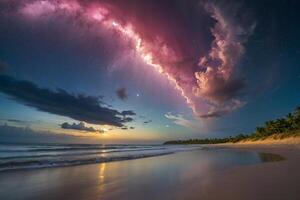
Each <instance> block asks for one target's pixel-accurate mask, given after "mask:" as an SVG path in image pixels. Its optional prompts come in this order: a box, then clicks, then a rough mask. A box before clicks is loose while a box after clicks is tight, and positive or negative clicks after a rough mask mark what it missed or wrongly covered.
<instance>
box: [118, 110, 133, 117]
mask: <svg viewBox="0 0 300 200" xmlns="http://www.w3.org/2000/svg"><path fill="white" fill-rule="evenodd" d="M121 114H122V115H123V116H127V115H131V116H133V115H136V114H135V112H133V111H132V110H125V111H122V112H121Z"/></svg>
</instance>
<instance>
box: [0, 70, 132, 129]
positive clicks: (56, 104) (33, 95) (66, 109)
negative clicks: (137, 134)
mask: <svg viewBox="0 0 300 200" xmlns="http://www.w3.org/2000/svg"><path fill="white" fill-rule="evenodd" d="M0 92H2V93H4V94H7V95H9V96H10V97H11V98H12V99H14V100H16V101H18V102H20V103H23V104H25V105H27V106H31V107H34V108H36V109H38V110H40V111H44V112H48V113H52V114H56V115H62V116H66V117H70V118H72V119H75V120H78V121H84V122H87V123H91V124H99V125H112V126H118V127H122V126H124V123H126V122H130V121H132V120H133V119H132V118H130V117H126V118H125V117H124V116H128V115H135V113H134V112H133V111H122V112H119V111H117V110H114V109H111V108H107V107H105V104H104V103H103V102H102V101H101V99H99V97H95V96H88V95H83V94H78V95H74V94H70V93H68V92H66V91H65V90H62V89H57V90H55V91H52V90H50V89H46V88H40V87H39V86H37V85H36V84H34V83H32V82H30V81H19V80H16V79H14V78H12V77H10V76H5V75H1V76H0Z"/></svg>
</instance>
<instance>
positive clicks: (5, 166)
mask: <svg viewBox="0 0 300 200" xmlns="http://www.w3.org/2000/svg"><path fill="white" fill-rule="evenodd" d="M172 153H174V152H159V153H149V154H137V155H127V156H120V157H95V158H89V159H78V160H55V161H51V160H27V161H11V162H5V163H0V172H2V171H8V170H17V169H36V168H48V167H66V166H74V165H83V164H93V163H104V162H112V161H122V160H133V159H139V158H147V157H154V156H162V155H168V154H172Z"/></svg>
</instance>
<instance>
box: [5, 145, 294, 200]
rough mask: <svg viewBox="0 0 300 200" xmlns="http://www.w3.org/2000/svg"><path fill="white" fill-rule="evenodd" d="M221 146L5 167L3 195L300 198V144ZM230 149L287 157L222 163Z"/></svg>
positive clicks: (204, 199) (242, 153)
mask: <svg viewBox="0 0 300 200" xmlns="http://www.w3.org/2000/svg"><path fill="white" fill-rule="evenodd" d="M218 147H221V148H224V149H220V150H218V151H217V152H214V151H210V150H207V151H203V150H201V151H192V152H182V153H176V154H172V155H165V156H159V157H152V158H145V159H138V160H130V161H121V162H112V163H104V164H91V165H82V166H75V167H63V168H52V169H40V170H23V171H16V172H4V173H0V199H5V200H9V199H58V200H59V199H85V200H89V199H107V200H113V199H117V200H118V199H132V200H134V199H149V200H150V199H151V200H152V199H172V200H173V199H175V200H176V199H201V200H211V199H222V200H223V199H230V200H235V199H242V200H248V199H249V200H250V199H251V200H254V199H255V200H260V199H263V200H266V199H272V200H273V199H280V200H299V199H300V190H299V188H300V172H299V168H300V146H299V145H291V144H289V145H282V144H281V145H280V144H277V145H274V144H269V145H258V144H255V145H254V144H251V145H246V144H243V145H240V144H238V145H237V144H235V145H228V144H227V145H222V146H220V145H218ZM228 149H233V151H237V152H239V153H238V156H240V157H244V156H246V157H249V158H252V156H254V153H253V152H266V153H272V154H279V155H281V156H283V157H284V158H285V160H283V161H279V162H267V163H256V162H254V163H253V162H251V163H248V164H242V165H240V164H237V165H234V166H232V165H228V164H226V165H224V166H223V164H222V163H227V161H229V160H230V159H232V157H231V154H230V153H225V154H223V152H226V151H232V150H228ZM249 152H250V153H249ZM252 154H253V155H252ZM255 155H256V154H255ZM238 161H239V160H238V159H237V160H233V161H230V162H231V163H234V162H238Z"/></svg>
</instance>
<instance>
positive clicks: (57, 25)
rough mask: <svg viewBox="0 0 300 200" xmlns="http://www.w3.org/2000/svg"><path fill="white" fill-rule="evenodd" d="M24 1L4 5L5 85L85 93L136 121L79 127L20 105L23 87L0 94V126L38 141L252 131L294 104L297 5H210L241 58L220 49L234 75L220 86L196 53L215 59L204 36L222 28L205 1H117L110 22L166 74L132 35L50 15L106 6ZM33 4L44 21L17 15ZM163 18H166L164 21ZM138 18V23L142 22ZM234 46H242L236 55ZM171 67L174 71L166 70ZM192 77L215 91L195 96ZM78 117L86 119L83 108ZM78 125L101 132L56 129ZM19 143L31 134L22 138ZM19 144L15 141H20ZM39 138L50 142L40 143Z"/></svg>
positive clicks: (298, 87)
mask: <svg viewBox="0 0 300 200" xmlns="http://www.w3.org/2000/svg"><path fill="white" fill-rule="evenodd" d="M22 2H23V4H19V3H14V4H13V3H12V4H13V5H12V6H11V8H10V9H9V8H8V4H9V2H8V1H4V2H1V3H0V26H1V31H0V44H1V45H0V61H1V63H2V64H1V65H2V66H4V65H5V66H6V67H5V70H2V72H1V73H2V75H1V80H2V79H3V77H4V76H6V77H10V78H12V79H13V80H15V81H16V82H18V81H23V80H25V81H27V82H30V83H32V84H34V85H36V87H38V88H41V89H48V90H50V91H52V92H55V91H57V89H58V88H59V89H63V90H64V91H66V92H67V93H68V94H70V95H71V96H76V95H79V94H84V95H87V96H93V97H99V100H100V101H101V103H103V104H101V106H102V107H105V108H107V109H109V110H114V111H117V112H119V113H121V112H122V111H132V112H134V115H132V116H127V117H130V118H131V119H129V120H127V121H122V120H123V117H126V116H119V118H118V120H121V121H122V122H121V123H122V127H115V126H114V125H113V126H111V125H110V124H107V123H110V122H108V121H105V120H104V121H101V122H99V123H89V122H87V121H84V120H78V118H80V119H85V118H84V117H78V118H76V119H75V118H74V117H72V116H71V117H70V114H66V113H63V112H60V113H61V114H55V112H54V111H53V112H52V111H51V110H49V109H48V110H46V111H45V110H41V109H40V108H39V107H37V106H34V105H37V104H38V105H40V104H39V103H36V102H35V103H34V105H33V103H32V102H28V101H29V100H28V98H27V99H24V98H23V97H21V98H20V97H19V96H20V95H19V94H18V93H20V92H25V93H26V92H27V91H26V87H25V91H24V90H23V91H20V90H16V91H15V92H14V93H9V92H7V91H8V90H9V89H10V88H2V89H1V91H0V110H1V112H0V120H1V121H0V124H2V125H4V124H6V125H9V126H16V127H19V128H24V127H29V128H30V129H32V130H33V131H36V132H38V133H41V134H43V133H45V131H47V134H48V133H49V132H50V133H53V134H54V136H57V138H58V139H57V140H59V138H60V137H59V134H62V135H65V134H67V135H69V136H70V138H73V139H74V138H75V139H74V141H75V140H76V142H86V141H89V142H91V141H93V142H99V143H101V142H103V143H128V142H134V143H144V142H147V143H152V142H161V141H165V140H169V139H188V138H204V137H224V136H229V135H236V134H239V133H251V132H252V131H253V130H254V129H255V127H256V126H258V125H261V124H262V123H263V122H264V121H266V120H269V119H272V118H278V117H282V116H284V115H286V114H287V113H288V112H291V111H293V109H295V108H296V107H297V106H299V102H300V93H299V91H300V67H299V64H300V62H299V58H300V50H299V40H298V36H299V27H297V26H295V25H296V23H297V17H299V16H298V15H299V14H298V13H297V10H296V9H295V8H296V7H297V4H298V3H297V2H295V1H276V2H272V3H270V4H268V5H267V6H266V5H265V4H264V3H262V2H259V1H251V2H250V1H249V2H248V1H245V2H244V5H241V6H237V2H236V1H230V3H229V4H228V5H227V6H225V4H224V1H216V3H214V4H212V5H209V6H211V7H212V8H215V9H216V10H217V11H218V13H219V14H220V16H221V17H222V20H225V21H226V20H227V21H226V23H227V24H228V26H227V27H225V28H224V30H220V31H221V33H222V34H224V33H227V34H229V35H230V37H228V38H229V39H228V38H227V39H226V38H225V39H224V41H225V42H227V43H228V44H230V45H231V46H230V45H228V46H227V48H228V49H229V51H233V52H235V51H236V52H237V53H236V54H238V56H237V55H232V54H231V53H228V52H227V51H226V50H227V49H226V48H225V50H223V49H221V50H219V51H221V52H222V51H223V53H224V52H227V53H226V54H225V57H226V59H228V60H230V59H231V60H238V61H236V62H235V61H234V62H232V63H231V65H230V66H229V67H228V69H226V70H228V71H230V74H229V75H230V76H229V79H228V80H227V79H226V80H227V81H225V82H218V81H220V80H222V81H223V79H219V77H217V74H218V71H216V72H215V74H212V75H209V74H208V73H207V69H208V68H206V71H203V67H205V65H204V64H203V66H200V65H199V64H198V63H197V62H198V61H199V55H202V56H203V57H205V56H207V55H209V53H210V52H211V51H212V47H213V45H214V41H216V38H215V36H216V34H220V35H221V33H215V35H214V34H213V32H210V30H215V31H217V30H219V29H216V26H217V25H218V23H219V24H220V23H221V22H220V21H221V19H220V18H216V17H214V15H213V14H215V13H211V12H212V11H210V10H204V8H205V7H203V5H202V4H203V2H202V1H200V2H202V3H200V4H198V3H195V2H199V1H191V3H189V2H185V3H183V2H182V1H179V0H178V1H166V2H164V3H160V2H159V1H149V2H148V1H145V2H144V3H138V1H129V3H128V4H130V5H125V4H124V3H122V1H116V2H117V3H116V4H115V5H111V6H112V7H113V8H115V10H113V11H114V13H113V14H111V15H115V16H114V17H113V18H112V19H110V20H118V18H117V16H118V15H117V14H120V15H121V14H122V15H123V16H124V19H119V21H120V24H122V26H124V27H125V28H127V26H126V25H128V24H130V25H132V26H133V27H134V29H133V30H134V31H135V32H134V33H135V34H137V35H138V36H139V37H141V38H142V41H143V42H144V43H143V45H145V46H146V47H147V48H148V49H150V50H148V49H147V50H148V51H151V53H153V55H155V56H156V57H155V58H154V60H158V61H156V62H159V63H160V64H161V65H162V66H164V65H163V64H165V66H166V67H165V68H163V70H164V73H160V72H159V71H158V70H157V69H156V68H155V67H153V66H150V65H149V63H147V61H146V62H145V61H144V60H143V58H142V57H141V55H140V54H142V53H141V52H139V50H138V49H136V48H135V47H134V44H135V43H134V42H135V41H134V40H133V41H132V37H131V36H127V38H126V35H122V32H120V33H119V32H118V31H116V30H113V31H111V30H110V29H108V30H106V29H105V28H106V27H105V23H103V24H104V25H101V24H100V25H101V26H100V25H99V24H98V22H97V24H96V22H93V21H92V22H90V21H88V20H87V19H86V18H84V17H82V19H80V20H78V19H77V18H73V17H74V16H73V13H72V12H75V11H73V10H70V11H69V10H63V11H64V12H63V13H60V12H62V11H61V10H56V11H55V12H53V11H52V9H61V7H60V6H61V5H60V4H59V3H66V4H70V5H71V3H72V2H77V3H78V5H80V6H81V7H80V9H81V10H80V14H81V15H82V16H86V15H85V14H90V13H91V12H93V11H94V9H100V8H101V9H103V8H102V7H101V6H102V4H101V3H103V2H105V1H97V2H98V3H99V5H98V4H96V5H97V6H96V7H94V4H92V3H93V1H88V2H89V3H91V5H93V6H90V7H83V5H82V4H81V1H69V0H64V1H59V2H58V3H57V4H51V2H48V1H32V2H33V3H32V2H30V1H26V0H25V1H22ZM45 2H46V3H45ZM118 2H119V3H118ZM24 5H25V7H24ZM87 5H89V4H87ZM145 5H147V6H153V8H155V9H158V11H157V13H158V14H157V15H155V16H152V15H151V13H149V12H150V11H149V12H148V11H147V9H146V8H145V7H146V6H145ZM239 5H240V4H239ZM22 6H23V7H22ZM26 6H28V7H26ZM30 6H37V7H36V8H38V9H41V12H42V14H41V16H38V17H37V18H33V17H36V13H35V14H34V15H30V16H29V14H32V13H29V14H28V12H26V13H25V14H26V15H24V16H23V15H22V14H24V13H22V12H23V11H24V10H25V11H28V8H31V7H30ZM126 6H132V7H133V8H134V10H133V11H132V12H133V14H134V15H133V14H131V13H132V12H131V13H127V12H126V9H129V8H131V7H126ZM133 8H131V9H133ZM26 9H27V10H26ZM49 9H50V10H49ZM64 9H65V8H64ZM76 9H77V8H76ZM145 9H146V10H145ZM25 11H24V12H25ZM71 11H72V12H71ZM113 11H109V12H113ZM217 11H214V12H217ZM233 11H234V12H236V15H233V16H232V15H231V14H229V13H230V12H231V13H232V12H233ZM68 12H70V13H68ZM76 12H77V11H76ZM78 12H79V11H78ZM128 12H129V11H128ZM241 13H243V14H241ZM244 13H247V15H246V14H245V15H244ZM38 14H39V15H40V13H38ZM81 15H80V16H81ZM131 15H133V16H131ZM109 16H110V15H109ZM162 16H165V18H166V19H165V20H161V17H162ZM236 16H240V18H238V17H236ZM139 17H140V18H141V19H144V21H143V22H140V21H139ZM200 17H201V20H200ZM150 19H151V20H150ZM175 19H176V20H175ZM147 20H148V21H147ZM218 20H219V21H218ZM160 21H162V22H160ZM164 23H166V24H167V25H169V29H166V28H165V25H166V24H164ZM95 24H96V25H95ZM124 24H125V25H124ZM98 26H100V28H99V27H98ZM103 26H104V27H103ZM236 27H240V29H237V28H236ZM183 28H184V30H183ZM227 29H228V30H227ZM171 31H176V32H171ZM222 31H223V32H222ZM169 32H171V33H169ZM174 33H176V34H174ZM173 35H174V36H173ZM154 36H155V37H154ZM152 37H153V38H152ZM173 37H174V38H173ZM149 38H150V39H149ZM154 38H156V39H157V38H159V39H160V40H162V43H164V45H163V46H161V47H159V46H158V47H157V49H159V50H158V52H156V50H157V49H156V46H155V45H156V43H155V42H156V39H155V40H154ZM227 40H229V41H227ZM237 44H238V45H240V44H241V45H242V47H238V48H237V47H236V46H237ZM232 46H233V47H232ZM146 47H145V48H146ZM218 48H220V47H218ZM164 49H167V50H164ZM178 49H179V50H178ZM163 51H166V52H167V53H164V52H163ZM240 51H241V52H240ZM161 52H163V53H161ZM170 52H171V53H170ZM160 53H161V54H160ZM198 54H199V55H198ZM170 55H172V56H170ZM195 55H197V56H195ZM142 56H143V55H142ZM164 56H165V57H164ZM209 59H211V61H209V62H211V63H206V65H213V67H215V68H214V70H215V69H216V70H220V69H222V60H221V61H220V60H217V59H215V60H213V58H209ZM174 60H176V61H174ZM218 62H221V64H219V63H218ZM169 63H173V64H174V65H172V64H170V66H169ZM191 63H192V64H191ZM223 64H224V63H223ZM224 66H225V64H224ZM197 70H198V71H197ZM195 72H199V73H202V75H203V76H204V77H205V78H207V79H208V80H209V82H208V88H210V89H211V88H213V89H214V90H213V91H207V90H200V89H201V87H202V86H203V85H202V86H201V85H200V86H199V88H200V89H199V94H200V95H199V94H197V95H198V96H197V95H196V94H194V93H193V94H191V91H192V90H194V89H193V88H195V87H197V86H198V85H197V82H196V81H197V80H196V79H195V77H194V73H195ZM167 76H171V78H173V79H175V82H176V83H177V84H179V87H180V88H181V89H182V90H183V91H184V93H185V94H187V96H188V97H189V98H190V99H192V103H189V102H187V100H186V98H185V97H184V96H183V95H182V94H181V93H182V92H181V91H180V90H178V89H176V85H175V84H174V82H173V81H172V80H171V79H170V78H168V77H167ZM211 76H212V77H211ZM214 76H215V77H214ZM226 76H227V75H226ZM185 78H186V80H184V79H185ZM222 78H223V77H222ZM194 79H195V80H194ZM183 80H184V81H185V82H184V81H183ZM186 82H187V83H186ZM193 84H195V85H193ZM220 84H221V85H222V84H224V87H221V86H220ZM0 88H1V87H0ZM120 88H124V89H125V92H126V98H125V99H121V98H119V97H118V95H117V93H116V91H117V90H118V89H120ZM202 89H203V88H202ZM204 89H205V88H204ZM206 89H207V88H206ZM28 94H30V95H32V94H31V93H29V92H28ZM34 95H36V96H35V97H34V98H42V97H41V96H40V95H39V94H34ZM18 98H19V99H18ZM22 98H23V99H22ZM42 100H43V99H42ZM236 102H239V103H236ZM191 104H192V105H191ZM102 107H101V108H102ZM193 108H194V109H193ZM67 109H68V108H66V110H67ZM213 111H216V113H221V115H220V116H219V115H218V116H213V117H209V118H206V117H201V116H200V115H206V114H209V113H212V112H213ZM81 112H82V113H84V112H88V111H85V110H84V109H82V110H81ZM117 115H118V114H117ZM97 117H98V116H97ZM104 118H106V116H104ZM17 120H18V121H17ZM87 120H89V119H87ZM81 121H82V122H84V123H85V126H86V127H93V128H94V129H95V130H99V132H87V131H84V130H76V129H63V128H62V127H61V124H62V123H65V122H67V123H69V124H73V123H75V124H78V123H80V122H81ZM70 127H72V126H70ZM130 127H132V128H130ZM101 131H104V133H100V132H101ZM57 134H58V135H57ZM22 137H27V136H26V135H25V136H24V134H22ZM22 137H21V138H19V139H18V142H22ZM28 137H29V138H30V137H35V135H28ZM37 137H40V135H39V136H37ZM82 138H85V139H82ZM73 139H70V141H71V140H72V141H73ZM0 140H1V137H0ZM6 140H7V138H6ZM8 140H9V139H8ZM13 140H15V139H12V141H11V142H14V141H13ZM27 140H28V138H26V141H27ZM40 140H41V142H47V139H45V140H46V141H44V139H43V137H41V139H40ZM24 141H25V139H24ZM66 142H68V141H66Z"/></svg>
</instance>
